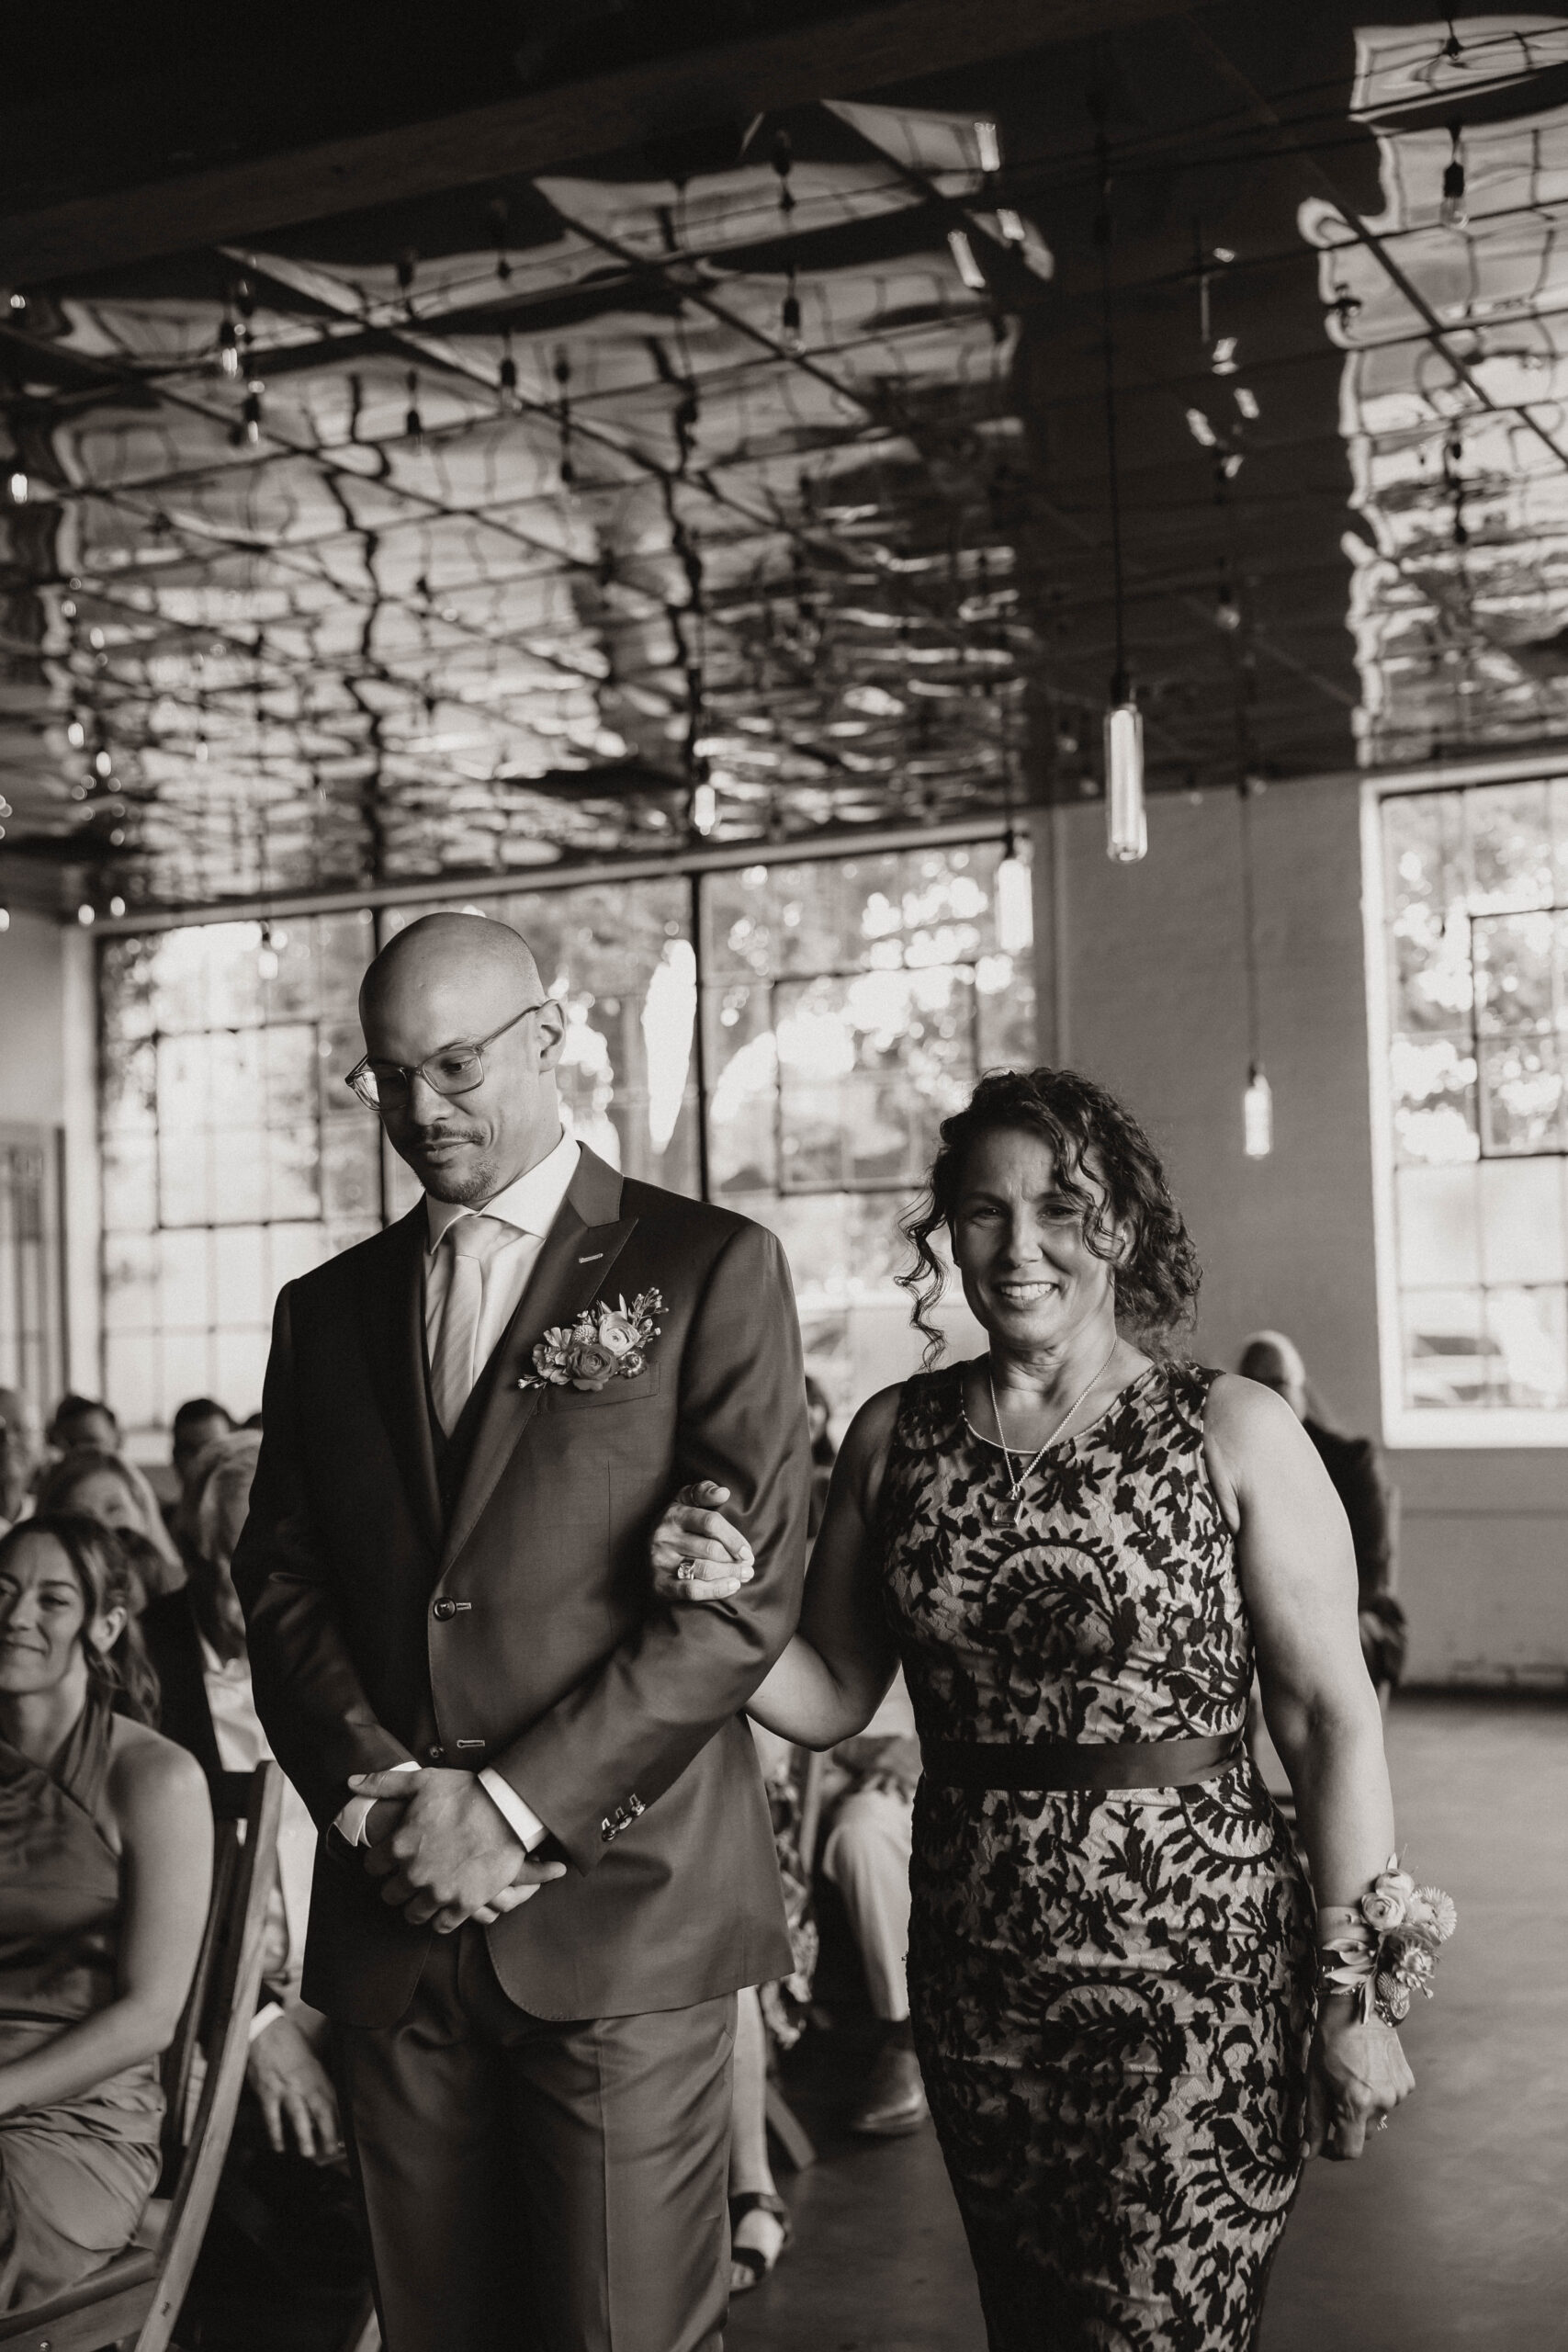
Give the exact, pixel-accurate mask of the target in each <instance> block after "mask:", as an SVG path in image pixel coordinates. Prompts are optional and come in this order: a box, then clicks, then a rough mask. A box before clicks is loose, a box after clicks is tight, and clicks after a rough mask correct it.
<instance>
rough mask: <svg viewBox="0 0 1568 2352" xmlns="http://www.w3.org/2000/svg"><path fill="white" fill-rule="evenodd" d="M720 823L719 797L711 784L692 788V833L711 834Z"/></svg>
mask: <svg viewBox="0 0 1568 2352" xmlns="http://www.w3.org/2000/svg"><path fill="white" fill-rule="evenodd" d="M717 822H718V795H717V793H716V791H715V790H714V788H713V786H712V785H711V784H698V785H694V786H693V787H692V831H693V832H694V833H711V832H712V831H713V829H714V827H715V825H716V824H717Z"/></svg>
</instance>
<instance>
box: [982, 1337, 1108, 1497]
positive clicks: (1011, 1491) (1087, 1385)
mask: <svg viewBox="0 0 1568 2352" xmlns="http://www.w3.org/2000/svg"><path fill="white" fill-rule="evenodd" d="M1121 1344H1122V1342H1121V1338H1120V1336H1118V1337H1117V1338H1116V1339H1114V1340H1111V1355H1108V1356H1107V1357H1106V1359H1105V1362H1104V1363H1102V1364H1100V1365H1099V1366H1097V1368H1096V1369H1095V1370H1094V1371H1093V1372H1091V1373H1090V1374H1089V1378H1088V1379H1087V1380H1086V1381H1085V1382H1084V1385H1083V1386H1082V1387H1081V1388H1080V1389H1079V1390H1078V1393H1077V1396H1076V1397H1074V1398H1073V1401H1072V1403H1071V1404H1070V1405H1069V1406H1068V1407H1067V1409H1066V1412H1065V1413H1064V1414H1063V1415H1062V1418H1061V1419H1060V1420H1059V1421H1058V1422H1057V1423H1056V1426H1055V1429H1054V1430H1051V1431H1050V1433H1049V1435H1048V1436H1046V1437H1045V1438H1043V1440H1042V1441H1041V1442H1040V1444H1039V1445H1038V1446H1036V1448H1035V1450H1034V1452H1033V1453H1032V1455H1031V1457H1030V1459H1029V1460H1028V1461H1027V1462H1026V1463H1025V1464H1024V1465H1023V1467H1022V1469H1021V1471H1020V1472H1019V1473H1018V1475H1017V1476H1016V1477H1015V1476H1013V1467H1012V1453H1011V1450H1010V1447H1009V1445H1008V1442H1007V1438H1006V1436H1005V1434H1004V1432H1003V1430H1002V1417H1001V1413H1000V1411H999V1410H998V1405H997V1384H996V1382H995V1380H994V1379H993V1378H992V1377H991V1359H990V1357H989V1356H987V1358H986V1386H987V1389H988V1391H989V1392H990V1398H991V1419H993V1420H994V1421H995V1423H996V1425H997V1443H998V1445H999V1446H1000V1447H1001V1450H1002V1460H1003V1462H1004V1463H1005V1464H1006V1465H1007V1476H1008V1492H1007V1499H1008V1501H1009V1502H1010V1504H1011V1505H1012V1523H1013V1525H1014V1526H1015V1527H1021V1526H1022V1525H1023V1487H1024V1481H1025V1480H1026V1479H1028V1478H1032V1476H1033V1475H1034V1473H1035V1471H1036V1470H1038V1469H1039V1467H1040V1464H1041V1461H1042V1459H1043V1456H1044V1454H1045V1453H1046V1452H1047V1451H1048V1449H1049V1448H1050V1447H1051V1446H1053V1445H1055V1442H1056V1440H1057V1439H1058V1438H1059V1437H1060V1436H1061V1434H1062V1431H1063V1430H1065V1429H1066V1426H1067V1423H1068V1422H1069V1421H1070V1420H1071V1419H1072V1418H1073V1415H1074V1414H1075V1413H1076V1412H1077V1409H1078V1407H1079V1406H1080V1405H1081V1404H1082V1403H1083V1400H1084V1398H1085V1397H1087V1396H1088V1395H1089V1390H1090V1389H1091V1388H1092V1387H1093V1386H1094V1385H1095V1382H1096V1381H1097V1380H1100V1379H1101V1378H1102V1377H1103V1376H1104V1374H1106V1373H1107V1372H1108V1371H1109V1370H1110V1369H1111V1356H1114V1354H1115V1353H1116V1351H1117V1349H1118V1348H1119V1347H1120V1346H1121ZM999 1516H1000V1512H999V1510H998V1517H999Z"/></svg>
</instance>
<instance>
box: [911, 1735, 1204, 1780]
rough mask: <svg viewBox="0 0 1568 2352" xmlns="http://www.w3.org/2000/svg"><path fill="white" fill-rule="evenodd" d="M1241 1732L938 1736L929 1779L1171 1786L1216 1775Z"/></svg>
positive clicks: (928, 1762) (927, 1769) (926, 1762)
mask: <svg viewBox="0 0 1568 2352" xmlns="http://www.w3.org/2000/svg"><path fill="white" fill-rule="evenodd" d="M1242 1752H1243V1749H1242V1736H1241V1734H1240V1732H1239V1731H1227V1732H1220V1733H1218V1734H1217V1735H1215V1736H1213V1737H1212V1738H1208V1739H1156V1740H1116V1741H1104V1740H1102V1741H1086V1740H1076V1739H1020V1740H1002V1739H976V1740H971V1739H939V1740H933V1741H932V1743H931V1747H929V1748H928V1749H927V1751H926V1754H925V1758H924V1765H925V1776H926V1778H927V1780H928V1781H935V1782H937V1783H939V1784H940V1785H941V1786H942V1787H943V1788H950V1789H1016V1790H1020V1791H1027V1790H1037V1789H1041V1790H1043V1789H1097V1790H1099V1789H1172V1788H1183V1787H1186V1786H1187V1785H1188V1784H1189V1783H1190V1782H1192V1781H1212V1780H1213V1779H1214V1777H1215V1776H1216V1775H1217V1774H1218V1773H1220V1772H1223V1771H1224V1770H1226V1768H1227V1767H1228V1766H1230V1765H1232V1764H1234V1763H1235V1762H1237V1761H1238V1759H1239V1758H1240V1757H1241V1755H1242Z"/></svg>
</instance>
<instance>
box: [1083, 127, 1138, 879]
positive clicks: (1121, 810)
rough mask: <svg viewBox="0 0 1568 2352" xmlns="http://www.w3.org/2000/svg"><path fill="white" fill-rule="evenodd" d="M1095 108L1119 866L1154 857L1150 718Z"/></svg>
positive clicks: (1111, 832)
mask: <svg viewBox="0 0 1568 2352" xmlns="http://www.w3.org/2000/svg"><path fill="white" fill-rule="evenodd" d="M1089 107H1090V109H1091V111H1092V113H1093V115H1094V119H1095V124H1096V136H1095V148H1096V154H1097V157H1098V160H1099V165H1100V208H1099V209H1098V211H1097V212H1096V214H1095V216H1094V241H1095V244H1096V246H1097V247H1098V249H1099V253H1100V351H1101V355H1102V357H1103V360H1104V368H1105V460H1106V466H1107V469H1108V471H1109V475H1110V487H1111V604H1112V609H1113V613H1114V624H1115V633H1116V667H1115V669H1114V671H1113V672H1112V673H1111V707H1110V708H1109V709H1108V710H1107V712H1106V714H1105V851H1106V855H1107V856H1108V857H1110V858H1112V859H1114V861H1115V862H1116V863H1117V864H1118V865H1134V864H1135V863H1136V862H1137V860H1138V859H1139V858H1141V857H1145V856H1146V855H1147V854H1148V847H1149V831H1148V818H1147V813H1146V811H1145V806H1144V716H1143V713H1142V711H1141V710H1140V709H1139V708H1138V706H1137V703H1136V702H1135V701H1134V696H1133V690H1132V684H1131V681H1130V679H1129V677H1128V674H1127V618H1126V597H1125V586H1124V582H1123V579H1122V471H1121V462H1120V453H1119V451H1118V447H1117V438H1116V334H1115V314H1114V306H1113V302H1112V298H1111V150H1110V145H1109V143H1108V141H1107V139H1106V135H1105V113H1106V102H1105V96H1104V94H1103V92H1101V91H1095V92H1093V93H1091V95H1090V97H1089Z"/></svg>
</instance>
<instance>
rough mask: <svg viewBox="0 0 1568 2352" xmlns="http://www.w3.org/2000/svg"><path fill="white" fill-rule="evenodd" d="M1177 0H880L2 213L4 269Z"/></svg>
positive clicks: (633, 131)
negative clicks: (442, 113) (836, 14)
mask: <svg viewBox="0 0 1568 2352" xmlns="http://www.w3.org/2000/svg"><path fill="white" fill-rule="evenodd" d="M1185 13H1186V10H1185V8H1184V7H1183V6H1182V0H983V5H981V4H980V0H967V5H964V0H884V5H882V6H877V7H872V8H866V9H863V10H860V11H857V12H856V13H855V14H854V15H852V16H849V17H843V18H841V19H840V20H839V21H837V22H829V23H822V22H820V21H818V22H816V23H808V24H804V25H801V26H800V27H799V28H796V29H792V30H791V31H789V32H786V33H773V34H769V35H766V36H764V37H762V38H761V39H758V40H748V41H733V42H728V43H726V44H725V45H723V46H722V47H718V48H713V49H705V50H697V51H692V52H691V53H689V54H686V55H682V56H675V57H664V58H660V59H656V60H653V61H651V62H647V63H644V64H640V65H636V66H630V67H626V68H623V69H622V70H621V71H619V72H616V73H613V74H600V75H598V76H596V77H594V78H592V79H591V80H588V81H582V82H574V83H569V84H567V85H564V86H563V87H559V88H555V89H544V90H530V91H525V92H520V93H519V94H518V95H517V96H514V97H509V98H503V99H502V100H501V101H499V102H498V103H497V104H495V105H492V106H488V107H471V108H469V109H468V110H467V111H465V112H464V113H461V114H454V115H448V116H446V118H445V119H442V120H439V121H435V122H423V123H411V124H405V125H402V126H400V127H398V128H396V129H393V130H378V131H372V132H369V133H367V134H365V135H362V136H360V137H357V138H352V139H341V140H333V141H327V142H325V143H323V144H321V145H319V146H314V147H304V148H297V149H294V150H292V151H290V152H287V153H281V154H271V155H261V156H256V157H254V158H252V159H251V160H249V161H247V162H245V163H240V164H226V165H223V166H220V167H219V168H217V169H213V170H208V171H200V172H191V173H188V174H186V175H184V176H182V177H180V178H176V179H162V180H155V181H153V182H152V183H150V184H149V185H147V186H145V187H134V188H121V189H117V190H115V191H113V192H112V193H110V194H108V195H104V196H91V197H79V198H73V200H72V201H70V202H69V203H65V204H56V205H51V206H49V207H48V208H46V209H42V210H39V211H36V212H28V213H21V214H17V215H15V216H13V217H12V218H10V219H8V220H0V283H4V284H6V285H10V286H22V287H27V286H39V285H43V284H47V283H49V282H50V281H51V280H53V279H56V278H68V277H73V276H76V275H79V274H80V273H82V272H84V271H88V270H99V269H108V268H113V267H116V266H123V265H125V264H128V263H131V262H141V261H151V260H153V259H156V258H158V257H160V256H162V255H164V254H175V253H185V252H188V251H189V250H190V249H191V248H193V247H195V246H197V245H211V244H215V243H227V244H236V243H239V244H243V243H245V242H246V241H247V240H248V239H250V238H252V237H256V236H260V235H262V234H264V233H265V232H267V231H269V230H276V229H282V228H291V227H297V226H298V225H299V224H300V223H301V222H304V221H307V220H326V219H330V218H331V217H333V215H334V214H338V213H343V212H353V211H360V210H363V209H366V208H367V207H369V206H372V205H377V204H388V203H392V202H394V201H397V200H399V199H401V198H410V197H416V196H425V195H431V194H434V193H435V192H437V191H439V190H441V189H445V188H453V187H473V186H475V185H477V184H480V183H482V182H484V181H487V180H492V179H502V178H510V177H513V176H514V175H516V174H518V173H523V172H529V173H533V172H543V171H550V170H558V169H559V168H560V167H562V166H563V165H566V164H577V163H581V162H582V161H584V160H585V159H588V158H591V157H593V156H597V155H606V154H611V153H615V151H616V150H617V149H620V148H624V147H628V146H633V145H636V144H637V142H638V141H643V140H647V139H653V138H660V137H667V136H668V135H669V134H670V133H671V131H673V130H689V129H693V128H695V127H697V126H698V125H701V124H704V123H709V122H722V121H726V120H745V119H747V118H749V117H750V116H751V115H753V114H756V113H758V112H765V111H771V110H773V109H774V108H777V107H793V106H802V105H806V104H807V103H809V102H810V101H811V100H813V99H816V98H823V97H842V96H852V95H854V94H855V93H857V92H863V91H870V90H877V89H882V88H885V87H886V86H888V85H892V84H907V83H908V81H909V80H910V79H911V77H912V75H913V74H919V75H921V76H923V75H925V74H935V73H942V72H948V71H951V70H952V69H953V67H955V66H961V65H968V64H976V63H981V62H985V61H986V60H987V59H990V58H997V57H1008V56H1013V55H1016V54H1018V53H1019V52H1020V51H1023V50H1029V49H1038V48H1043V47H1044V46H1046V45H1047V44H1049V43H1052V42H1057V41H1067V40H1083V39H1087V38H1089V37H1091V36H1093V35H1095V34H1104V33H1108V32H1113V31H1116V30H1118V29H1119V28H1122V27H1128V26H1134V25H1140V24H1146V23H1149V22H1151V21H1152V20H1153V19H1155V18H1156V17H1172V16H1177V15H1181V14H1185Z"/></svg>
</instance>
